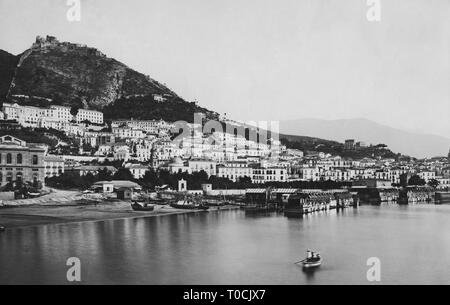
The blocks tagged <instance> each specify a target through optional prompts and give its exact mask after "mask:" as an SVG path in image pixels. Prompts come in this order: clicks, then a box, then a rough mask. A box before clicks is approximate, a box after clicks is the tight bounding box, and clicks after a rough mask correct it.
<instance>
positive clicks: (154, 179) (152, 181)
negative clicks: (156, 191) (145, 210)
mask: <svg viewBox="0 0 450 305" xmlns="http://www.w3.org/2000/svg"><path fill="white" fill-rule="evenodd" d="M141 180H142V183H143V184H144V186H145V187H146V188H154V187H155V186H157V185H161V181H160V180H159V177H158V174H157V173H156V172H155V171H154V170H153V169H150V170H148V171H146V172H145V174H144V177H142V179H141Z"/></svg>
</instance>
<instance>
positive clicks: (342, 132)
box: [280, 119, 450, 158]
mask: <svg viewBox="0 0 450 305" xmlns="http://www.w3.org/2000/svg"><path fill="white" fill-rule="evenodd" d="M280 132H281V133H284V134H294V135H295V134H299V135H308V136H311V137H318V138H325V139H330V140H334V141H339V142H343V141H345V139H355V140H357V141H363V142H366V143H367V144H374V145H377V144H386V145H387V146H388V147H389V148H390V149H392V150H393V151H395V152H400V153H402V154H406V155H410V156H413V157H416V158H424V157H433V156H443V155H447V153H448V150H449V148H450V139H448V138H445V137H440V136H436V135H427V134H420V133H415V132H410V131H405V130H401V129H397V128H392V127H389V126H386V125H382V124H379V123H376V122H373V121H370V120H367V119H348V120H320V119H300V120H291V121H282V122H280Z"/></svg>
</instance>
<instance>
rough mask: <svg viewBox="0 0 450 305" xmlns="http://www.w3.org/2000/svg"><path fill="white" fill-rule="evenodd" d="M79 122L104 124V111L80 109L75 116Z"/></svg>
mask: <svg viewBox="0 0 450 305" xmlns="http://www.w3.org/2000/svg"><path fill="white" fill-rule="evenodd" d="M75 119H76V121H77V123H81V122H84V121H89V122H91V123H95V124H103V112H100V111H95V110H87V109H78V113H77V115H76V117H75Z"/></svg>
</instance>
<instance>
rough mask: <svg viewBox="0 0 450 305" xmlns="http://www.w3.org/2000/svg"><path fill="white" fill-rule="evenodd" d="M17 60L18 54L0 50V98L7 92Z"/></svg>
mask: <svg viewBox="0 0 450 305" xmlns="http://www.w3.org/2000/svg"><path fill="white" fill-rule="evenodd" d="M18 62H19V56H14V55H12V54H9V53H8V52H5V51H3V50H0V100H1V99H4V98H5V97H6V95H7V94H8V90H9V86H10V84H11V81H12V79H13V76H14V71H15V69H16V66H17V63H18Z"/></svg>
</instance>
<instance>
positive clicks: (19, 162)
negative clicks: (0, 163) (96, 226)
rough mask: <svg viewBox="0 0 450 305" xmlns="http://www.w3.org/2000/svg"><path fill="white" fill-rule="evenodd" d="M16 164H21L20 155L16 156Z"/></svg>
mask: <svg viewBox="0 0 450 305" xmlns="http://www.w3.org/2000/svg"><path fill="white" fill-rule="evenodd" d="M17 164H22V154H17Z"/></svg>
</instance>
